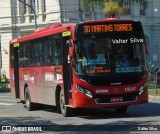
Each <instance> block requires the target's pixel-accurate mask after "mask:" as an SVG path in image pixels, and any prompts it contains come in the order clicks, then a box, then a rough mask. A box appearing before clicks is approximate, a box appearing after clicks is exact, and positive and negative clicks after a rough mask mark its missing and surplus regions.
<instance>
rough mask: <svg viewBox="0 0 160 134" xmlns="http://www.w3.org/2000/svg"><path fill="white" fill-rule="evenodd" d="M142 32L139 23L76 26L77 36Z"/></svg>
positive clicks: (84, 24) (83, 24)
mask: <svg viewBox="0 0 160 134" xmlns="http://www.w3.org/2000/svg"><path fill="white" fill-rule="evenodd" d="M132 31H142V25H141V24H140V22H117V23H104V22H103V23H82V24H79V25H78V26H77V34H99V33H113V32H114V33H116V32H117V33H118V32H132Z"/></svg>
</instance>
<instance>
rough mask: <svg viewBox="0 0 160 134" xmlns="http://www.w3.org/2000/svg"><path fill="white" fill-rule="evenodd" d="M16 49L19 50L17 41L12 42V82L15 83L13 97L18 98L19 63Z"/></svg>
mask: <svg viewBox="0 0 160 134" xmlns="http://www.w3.org/2000/svg"><path fill="white" fill-rule="evenodd" d="M18 51H19V43H15V44H14V84H15V97H16V99H19V98H20V92H19V65H18V61H19V60H18V59H19V56H18Z"/></svg>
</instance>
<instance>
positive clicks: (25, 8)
mask: <svg viewBox="0 0 160 134" xmlns="http://www.w3.org/2000/svg"><path fill="white" fill-rule="evenodd" d="M24 3H26V0H24ZM23 5H24V14H26V13H27V7H26V6H27V5H25V4H23Z"/></svg>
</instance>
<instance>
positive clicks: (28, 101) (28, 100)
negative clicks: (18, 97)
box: [24, 87, 34, 111]
mask: <svg viewBox="0 0 160 134" xmlns="http://www.w3.org/2000/svg"><path fill="white" fill-rule="evenodd" d="M24 101H25V107H26V108H27V110H28V111H32V110H33V109H34V104H33V103H32V102H31V97H30V93H29V89H28V87H26V89H25V93H24Z"/></svg>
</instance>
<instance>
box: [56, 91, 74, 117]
mask: <svg viewBox="0 0 160 134" xmlns="http://www.w3.org/2000/svg"><path fill="white" fill-rule="evenodd" d="M59 104H60V110H61V113H62V115H63V116H64V117H68V116H71V115H72V108H70V107H66V105H65V97H64V93H63V91H62V90H61V91H60V97H59Z"/></svg>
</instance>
